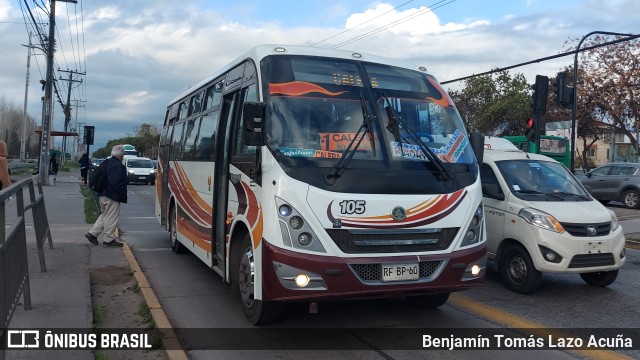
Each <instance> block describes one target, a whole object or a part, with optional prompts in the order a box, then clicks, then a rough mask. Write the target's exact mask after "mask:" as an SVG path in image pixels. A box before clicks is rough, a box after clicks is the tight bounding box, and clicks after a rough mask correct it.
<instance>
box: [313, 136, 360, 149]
mask: <svg viewBox="0 0 640 360" xmlns="http://www.w3.org/2000/svg"><path fill="white" fill-rule="evenodd" d="M318 135H320V147H321V148H322V150H327V151H344V150H346V149H347V147H348V146H349V144H350V143H351V141H352V140H353V138H354V137H355V136H356V133H320V134H318ZM363 136H364V133H363ZM367 137H368V135H367ZM357 142H358V140H356V141H355V143H354V144H353V145H354V146H355V145H356V143H357ZM358 150H365V151H371V142H370V141H369V139H368V138H366V139H362V142H360V146H358Z"/></svg>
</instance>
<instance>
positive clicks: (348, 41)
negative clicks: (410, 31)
mask: <svg viewBox="0 0 640 360" xmlns="http://www.w3.org/2000/svg"><path fill="white" fill-rule="evenodd" d="M444 1H445V0H441V1H438V2H436V3H435V4H433V5H431V6H430V7H427V8H425V9H423V10H420V11H418V12H417V13H415V14H411V15H407V16H405V17H403V18H402V19H399V20H396V21H393V22H391V23H389V24H387V25H385V26H382V27H379V28H377V29H374V30H371V31H369V32H367V33H364V34H362V35H359V36H356V37H355V38H351V39H349V40H346V41H343V42H341V43H338V44H335V45H333V46H330V48H332V49H336V48H339V47H342V46H344V45H347V44H351V43H352V42H356V41H358V40H362V39H364V38H366V37H369V36H371V35H375V34H377V33H379V32H381V31H384V30H387V29H389V28H392V27H394V26H396V25H399V24H402V23H404V22H407V21H409V20H411V19H414V18H416V17H418V16H421V15H424V14H426V13H429V12H433V11H434V10H436V9H439V8H441V7H443V6H445V5H449V4H451V3H452V2H454V1H456V0H449V1H448V2H446V3H444V4H441V3H442V2H444ZM438 4H440V5H438ZM436 5H438V6H436Z"/></svg>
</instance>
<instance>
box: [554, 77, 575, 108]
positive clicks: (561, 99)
mask: <svg viewBox="0 0 640 360" xmlns="http://www.w3.org/2000/svg"><path fill="white" fill-rule="evenodd" d="M556 103H557V104H558V106H560V107H563V108H565V109H567V108H570V107H571V106H573V88H572V87H568V86H567V74H566V73H565V72H559V73H558V75H557V76H556Z"/></svg>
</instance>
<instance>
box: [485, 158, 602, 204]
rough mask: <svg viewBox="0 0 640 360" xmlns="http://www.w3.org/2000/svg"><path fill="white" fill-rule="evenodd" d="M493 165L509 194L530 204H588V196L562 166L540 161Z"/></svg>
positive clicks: (527, 160)
mask: <svg viewBox="0 0 640 360" xmlns="http://www.w3.org/2000/svg"><path fill="white" fill-rule="evenodd" d="M496 165H497V166H498V169H500V172H501V173H502V176H503V177H504V179H505V181H506V182H507V186H509V189H510V190H511V192H512V193H513V194H514V195H515V196H516V197H518V198H521V199H523V200H530V201H590V200H591V196H589V193H588V192H587V191H586V190H585V189H584V187H582V185H581V184H580V183H579V182H578V180H576V178H575V177H574V176H573V175H572V174H571V173H570V172H569V171H568V170H567V169H566V168H565V167H564V166H562V164H560V163H557V162H552V161H541V160H532V159H526V160H503V161H497V162H496Z"/></svg>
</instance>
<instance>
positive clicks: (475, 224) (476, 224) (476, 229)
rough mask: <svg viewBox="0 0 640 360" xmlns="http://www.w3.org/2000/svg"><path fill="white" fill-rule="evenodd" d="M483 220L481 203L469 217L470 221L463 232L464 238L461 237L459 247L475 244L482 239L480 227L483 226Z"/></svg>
mask: <svg viewBox="0 0 640 360" xmlns="http://www.w3.org/2000/svg"><path fill="white" fill-rule="evenodd" d="M483 221H484V210H483V208H482V205H480V206H478V208H477V209H476V212H475V213H474V214H473V217H472V218H471V223H470V224H469V227H468V228H467V231H466V232H465V233H464V238H462V243H461V244H460V247H465V246H470V245H476V244H479V243H481V242H482V241H484V239H483V238H482V230H483V228H482V227H483V226H484V222H483Z"/></svg>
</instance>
